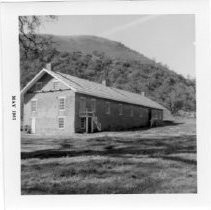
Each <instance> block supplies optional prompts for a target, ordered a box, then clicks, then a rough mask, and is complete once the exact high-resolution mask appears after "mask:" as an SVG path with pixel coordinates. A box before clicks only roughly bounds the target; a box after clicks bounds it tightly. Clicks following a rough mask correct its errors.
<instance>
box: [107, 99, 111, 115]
mask: <svg viewBox="0 0 211 210" xmlns="http://www.w3.org/2000/svg"><path fill="white" fill-rule="evenodd" d="M110 113H111V104H110V102H106V114H110Z"/></svg>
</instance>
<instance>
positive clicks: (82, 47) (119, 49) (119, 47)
mask: <svg viewBox="0 0 211 210" xmlns="http://www.w3.org/2000/svg"><path fill="white" fill-rule="evenodd" d="M51 38H52V41H53V42H54V47H55V48H56V49H57V50H58V51H60V52H69V53H72V52H83V53H86V54H92V53H93V52H101V53H102V52H103V53H105V55H106V56H108V57H110V58H115V59H121V60H138V61H140V62H142V63H154V61H153V60H151V59H149V58H147V57H145V56H144V55H142V54H140V53H138V52H136V51H134V50H131V49H130V48H128V47H126V46H125V45H123V44H122V43H120V42H116V41H112V40H108V39H105V38H102V37H97V36H88V35H87V36H85V35H83V36H51Z"/></svg>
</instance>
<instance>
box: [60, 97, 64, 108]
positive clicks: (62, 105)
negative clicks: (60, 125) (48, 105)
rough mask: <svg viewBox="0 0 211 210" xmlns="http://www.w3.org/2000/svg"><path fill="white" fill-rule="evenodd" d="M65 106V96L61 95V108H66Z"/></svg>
mask: <svg viewBox="0 0 211 210" xmlns="http://www.w3.org/2000/svg"><path fill="white" fill-rule="evenodd" d="M64 108H65V98H64V97H61V98H59V110H64Z"/></svg>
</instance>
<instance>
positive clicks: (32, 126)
mask: <svg viewBox="0 0 211 210" xmlns="http://www.w3.org/2000/svg"><path fill="white" fill-rule="evenodd" d="M35 124H36V120H35V117H32V122H31V133H35Z"/></svg>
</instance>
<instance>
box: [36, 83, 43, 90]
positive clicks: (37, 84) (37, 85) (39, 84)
mask: <svg viewBox="0 0 211 210" xmlns="http://www.w3.org/2000/svg"><path fill="white" fill-rule="evenodd" d="M41 89H42V82H37V83H36V91H39V90H41Z"/></svg>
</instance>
